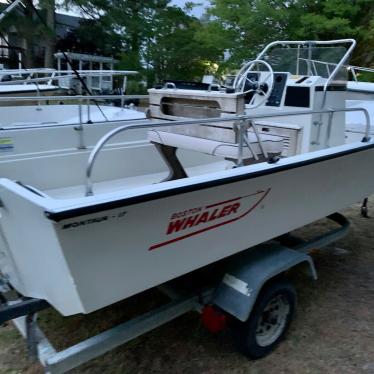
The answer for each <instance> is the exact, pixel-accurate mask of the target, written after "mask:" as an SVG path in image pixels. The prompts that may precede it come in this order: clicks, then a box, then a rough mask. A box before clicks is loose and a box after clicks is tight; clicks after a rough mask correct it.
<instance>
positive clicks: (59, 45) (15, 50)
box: [0, 4, 83, 68]
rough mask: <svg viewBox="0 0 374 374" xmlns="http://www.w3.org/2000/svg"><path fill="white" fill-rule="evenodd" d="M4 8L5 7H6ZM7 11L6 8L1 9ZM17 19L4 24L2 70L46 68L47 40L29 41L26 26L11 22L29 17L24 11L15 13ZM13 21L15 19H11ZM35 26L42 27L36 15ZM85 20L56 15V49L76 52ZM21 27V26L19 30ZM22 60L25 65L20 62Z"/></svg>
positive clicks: (0, 51)
mask: <svg viewBox="0 0 374 374" xmlns="http://www.w3.org/2000/svg"><path fill="white" fill-rule="evenodd" d="M2 5H3V4H2ZM1 8H3V6H1V7H0V10H1ZM14 12H15V15H13V14H12V15H10V16H9V20H7V21H8V22H3V24H2V26H3V27H2V28H0V30H1V31H0V64H1V65H0V67H3V68H20V67H21V66H22V65H23V66H26V67H27V68H31V67H41V66H43V64H44V53H45V48H46V46H45V44H46V42H45V38H43V37H40V36H38V37H35V38H29V37H27V38H26V37H25V36H24V35H27V34H28V33H27V29H26V28H27V27H30V24H29V25H28V24H27V23H26V22H25V23H23V22H13V23H12V22H11V21H12V18H13V19H14V20H18V21H19V20H20V18H21V19H22V18H23V17H26V15H25V14H24V13H23V11H22V9H17V10H14ZM11 17H12V18H11ZM32 18H33V22H35V24H38V23H39V24H40V20H39V19H38V18H37V16H36V15H35V14H34V15H33V16H32ZM82 20H83V19H82V18H80V17H74V16H71V15H66V14H61V13H55V45H56V48H55V49H56V50H59V49H60V50H68V49H75V48H74V43H75V41H76V39H77V38H76V36H75V32H76V30H77V29H78V28H79V26H80V23H81V22H82ZM17 25H20V26H17ZM39 28H40V30H39V32H40V33H42V32H43V26H40V25H39ZM20 60H22V63H21V62H20Z"/></svg>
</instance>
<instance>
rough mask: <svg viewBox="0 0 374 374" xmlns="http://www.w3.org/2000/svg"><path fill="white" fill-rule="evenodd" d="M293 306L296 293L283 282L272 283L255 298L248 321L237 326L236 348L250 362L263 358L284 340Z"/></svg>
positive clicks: (288, 283) (287, 282) (285, 281)
mask: <svg viewBox="0 0 374 374" xmlns="http://www.w3.org/2000/svg"><path fill="white" fill-rule="evenodd" d="M295 307H296V291H295V288H294V286H293V285H292V284H291V283H290V282H289V281H287V280H284V279H282V280H280V281H277V282H273V283H271V284H269V285H268V286H266V287H265V288H264V289H263V290H262V291H261V293H260V295H259V296H258V298H257V300H256V304H255V306H254V308H253V310H252V313H251V315H250V316H249V318H248V320H247V321H246V322H245V323H243V324H241V326H240V332H239V334H240V338H239V342H240V348H241V350H242V351H243V353H244V354H245V355H246V356H248V357H249V358H252V359H258V358H261V357H264V356H266V355H267V354H269V353H270V352H271V351H273V350H274V349H275V347H276V346H277V345H278V344H279V342H280V341H281V340H282V339H283V338H284V336H285V334H286V331H287V329H288V327H289V325H290V322H291V320H292V317H293V314H294V311H295Z"/></svg>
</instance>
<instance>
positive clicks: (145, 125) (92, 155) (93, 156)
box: [85, 108, 370, 196]
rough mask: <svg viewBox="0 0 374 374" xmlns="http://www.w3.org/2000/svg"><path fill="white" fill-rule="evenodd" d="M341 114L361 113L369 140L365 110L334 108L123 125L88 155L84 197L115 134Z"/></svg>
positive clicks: (366, 137)
mask: <svg viewBox="0 0 374 374" xmlns="http://www.w3.org/2000/svg"><path fill="white" fill-rule="evenodd" d="M341 112H363V113H364V116H365V120H366V129H365V137H364V138H363V140H362V141H363V142H366V141H369V140H370V117H369V113H368V111H367V110H366V109H365V108H336V109H323V110H305V111H297V112H295V111H292V112H291V111H290V112H283V113H278V114H274V113H271V114H261V115H242V116H234V117H225V118H220V117H219V118H207V119H192V120H185V121H157V122H156V121H154V122H153V121H149V122H147V123H138V124H134V125H124V126H121V127H117V128H116V129H113V130H112V131H110V132H108V133H107V134H106V135H104V136H103V137H102V138H101V139H100V140H99V141H98V142H97V143H96V145H95V147H94V148H93V150H92V151H91V153H90V156H89V158H88V163H87V168H86V181H85V195H86V196H92V195H93V183H92V180H91V176H92V170H93V167H94V165H95V161H96V159H97V156H98V154H99V152H100V151H101V150H102V148H103V147H104V145H105V144H106V143H107V142H108V141H109V140H110V139H111V138H113V137H114V136H116V135H117V134H119V133H121V132H124V131H127V130H131V129H143V128H155V127H172V126H180V125H183V126H188V125H194V124H200V125H202V124H209V123H217V122H233V121H234V122H235V123H236V125H237V126H238V127H239V129H240V127H244V126H247V122H248V121H249V122H251V121H252V120H256V119H264V118H273V117H286V116H302V115H310V114H330V115H334V113H341ZM243 142H245V140H244V139H243V137H241V143H242V144H239V149H242V148H243V145H245V144H243Z"/></svg>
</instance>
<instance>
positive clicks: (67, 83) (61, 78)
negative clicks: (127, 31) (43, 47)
mask: <svg viewBox="0 0 374 374" xmlns="http://www.w3.org/2000/svg"><path fill="white" fill-rule="evenodd" d="M77 73H78V74H79V77H81V78H87V86H88V88H89V89H90V90H101V89H105V88H107V87H106V86H105V84H106V85H108V83H110V85H112V79H113V76H122V77H123V82H122V90H123V91H124V92H125V91H126V87H127V77H128V76H133V75H136V74H138V72H137V71H132V70H76V71H73V70H56V69H49V68H41V69H38V68H37V69H8V70H0V76H1V75H10V76H13V77H16V78H19V79H16V80H12V81H4V82H0V85H1V86H3V85H4V86H7V85H10V86H11V85H18V84H30V83H31V84H35V86H36V89H37V91H38V92H39V87H38V83H43V82H47V84H48V85H52V82H55V83H56V84H57V86H58V87H59V88H63V89H69V88H71V80H72V79H74V78H77ZM39 74H43V75H45V76H44V77H34V76H36V75H39ZM25 76H26V77H25ZM95 78H99V79H98V80H97V81H98V84H97V85H95V83H94V82H95ZM103 78H110V79H109V81H107V80H105V79H103ZM110 88H111V87H110Z"/></svg>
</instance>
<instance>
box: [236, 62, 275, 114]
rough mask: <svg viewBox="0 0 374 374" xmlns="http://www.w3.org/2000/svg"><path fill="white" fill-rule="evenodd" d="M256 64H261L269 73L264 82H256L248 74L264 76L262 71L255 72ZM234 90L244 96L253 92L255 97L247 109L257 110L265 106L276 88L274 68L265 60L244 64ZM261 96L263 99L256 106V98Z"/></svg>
mask: <svg viewBox="0 0 374 374" xmlns="http://www.w3.org/2000/svg"><path fill="white" fill-rule="evenodd" d="M254 64H260V65H263V66H265V68H266V69H267V71H268V74H267V75H266V76H265V78H264V79H262V81H261V82H260V81H258V82H257V81H255V80H252V79H250V78H248V73H249V72H253V73H259V75H260V77H261V76H262V74H261V73H264V72H261V71H254V70H252V67H253V65H254ZM233 86H234V89H235V92H242V93H243V94H247V93H250V92H253V96H252V98H251V100H250V101H249V106H248V105H246V107H247V108H250V109H253V108H257V107H259V106H260V105H262V104H264V103H265V102H266V101H267V99H268V98H269V96H270V95H271V92H272V90H273V86H274V72H273V69H272V67H271V66H270V65H269V64H268V63H267V62H266V61H263V60H252V61H249V62H247V63H246V64H244V65H243V66H242V67H241V69H240V70H239V72H238V74H237V76H236V77H235V80H234V84H233ZM258 96H260V97H261V99H260V100H258V102H257V103H256V104H254V102H255V100H256V98H257V97H258Z"/></svg>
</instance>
